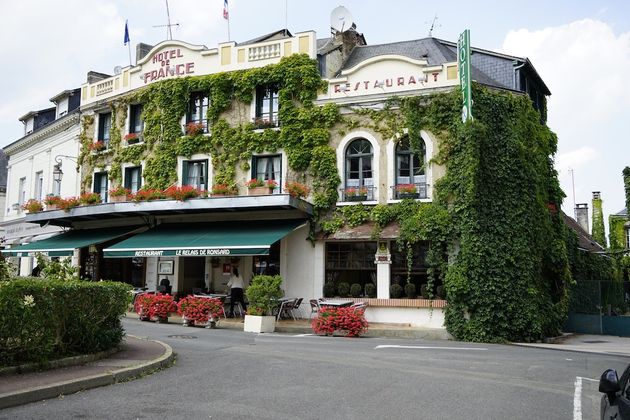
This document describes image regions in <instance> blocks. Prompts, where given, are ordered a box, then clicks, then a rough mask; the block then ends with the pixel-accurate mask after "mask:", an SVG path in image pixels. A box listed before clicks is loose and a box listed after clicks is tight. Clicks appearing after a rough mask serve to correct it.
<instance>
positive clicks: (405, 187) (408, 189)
mask: <svg viewBox="0 0 630 420" xmlns="http://www.w3.org/2000/svg"><path fill="white" fill-rule="evenodd" d="M396 192H398V193H403V194H414V193H416V192H417V190H416V186H415V185H413V184H398V185H396Z"/></svg>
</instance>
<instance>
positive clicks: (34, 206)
mask: <svg viewBox="0 0 630 420" xmlns="http://www.w3.org/2000/svg"><path fill="white" fill-rule="evenodd" d="M22 209H23V210H26V211H27V212H29V213H37V212H40V211H42V210H44V205H43V204H42V203H41V202H40V201H39V200H35V199H34V198H31V199H30V200H28V201H27V202H26V203H24V204H22Z"/></svg>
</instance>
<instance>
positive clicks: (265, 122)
mask: <svg viewBox="0 0 630 420" xmlns="http://www.w3.org/2000/svg"><path fill="white" fill-rule="evenodd" d="M253 124H254V128H255V129H257V130H263V129H265V128H274V127H277V126H278V124H277V123H276V122H275V121H273V120H270V119H267V118H261V117H256V118H254V119H253Z"/></svg>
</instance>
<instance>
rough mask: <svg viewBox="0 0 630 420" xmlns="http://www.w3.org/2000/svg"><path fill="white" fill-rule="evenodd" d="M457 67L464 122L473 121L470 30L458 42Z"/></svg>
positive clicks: (461, 35)
mask: <svg viewBox="0 0 630 420" xmlns="http://www.w3.org/2000/svg"><path fill="white" fill-rule="evenodd" d="M457 66H458V68H457V69H458V71H459V85H460V87H461V89H462V122H466V121H468V120H472V117H473V116H472V91H471V87H470V82H471V81H470V29H466V30H465V31H464V32H462V33H461V34H460V35H459V40H458V41H457Z"/></svg>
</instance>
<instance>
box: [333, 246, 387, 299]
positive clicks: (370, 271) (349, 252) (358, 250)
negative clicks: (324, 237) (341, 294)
mask: <svg viewBox="0 0 630 420" xmlns="http://www.w3.org/2000/svg"><path fill="white" fill-rule="evenodd" d="M376 247H377V245H376V242H372V241H369V242H328V243H326V263H325V264H326V275H325V276H326V279H325V283H332V284H334V285H335V287H336V286H338V285H339V283H348V285H351V284H353V283H358V284H360V285H361V286H362V288H363V289H364V288H365V285H366V284H367V283H372V284H374V285H376V264H374V255H375V254H376ZM364 290H365V289H364Z"/></svg>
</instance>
